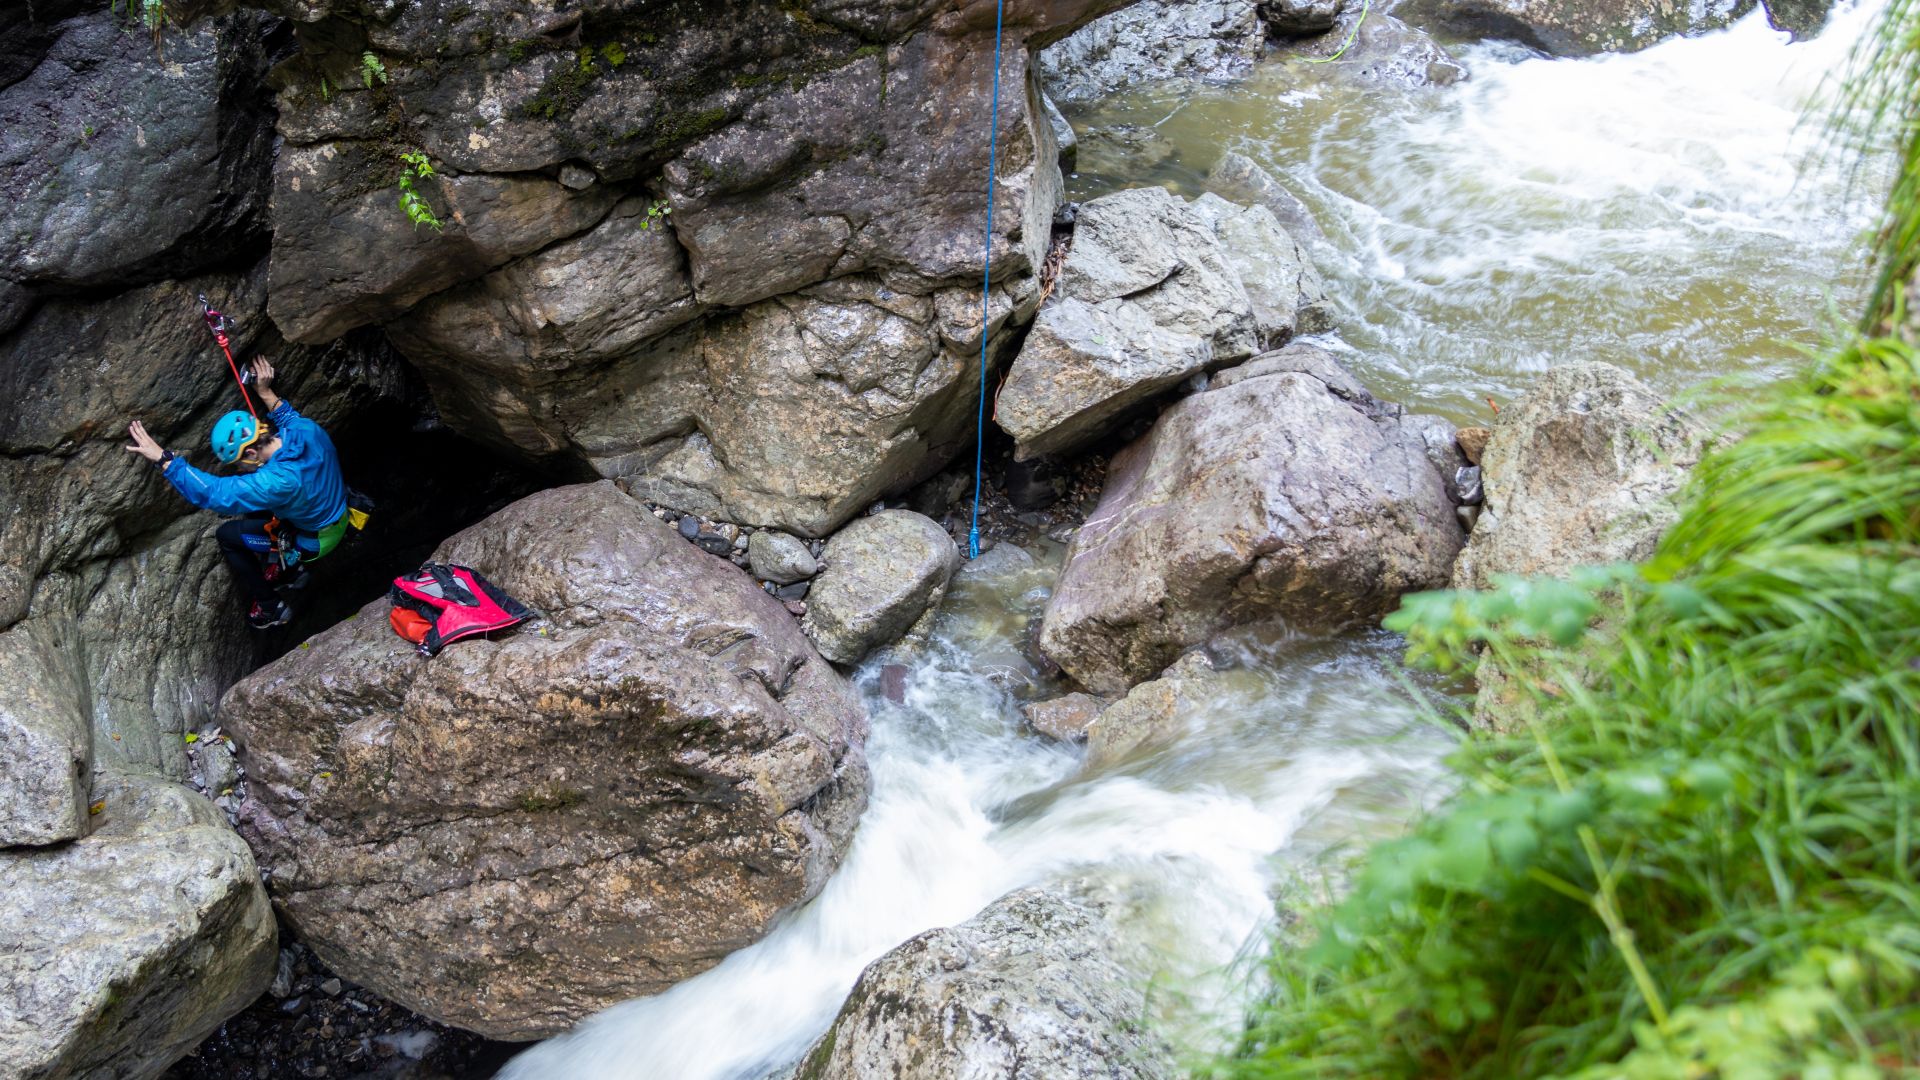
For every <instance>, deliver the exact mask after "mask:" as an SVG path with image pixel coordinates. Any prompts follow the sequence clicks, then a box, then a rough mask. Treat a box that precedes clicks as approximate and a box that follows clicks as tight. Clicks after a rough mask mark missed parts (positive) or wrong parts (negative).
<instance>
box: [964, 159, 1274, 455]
mask: <svg viewBox="0 0 1920 1080" xmlns="http://www.w3.org/2000/svg"><path fill="white" fill-rule="evenodd" d="M1282 235H1284V234H1282ZM1288 247H1289V249H1291V247H1292V245H1291V241H1289V242H1288ZM1260 337H1261V325H1260V322H1259V320H1257V319H1256V317H1255V315H1254V309H1253V301H1252V300H1251V299H1250V298H1249V297H1248V295H1247V290H1246V288H1245V286H1243V285H1242V284H1241V282H1240V279H1239V275H1238V274H1237V273H1236V272H1235V271H1234V268H1233V265H1232V264H1231V263H1230V262H1229V261H1228V256H1227V253H1226V251H1225V249H1224V248H1223V247H1222V245H1221V243H1220V240H1219V237H1218V236H1217V235H1216V234H1215V232H1214V229H1213V226H1212V225H1211V223H1210V222H1209V221H1208V220H1207V219H1206V218H1204V217H1202V216H1201V215H1200V214H1199V213H1196V212H1195V211H1194V209H1193V208H1192V207H1191V206H1189V205H1188V204H1187V203H1186V201H1185V200H1183V199H1180V198H1178V197H1177V196H1175V195H1173V194H1171V193H1169V192H1168V191H1167V190H1166V189H1164V188H1157V187H1149V188H1135V189H1132V190H1129V191H1121V192H1116V193H1114V194H1112V195H1107V196H1104V197H1102V198H1099V199H1095V200H1093V201H1091V202H1089V203H1087V204H1086V205H1084V206H1082V207H1081V208H1080V212H1079V215H1078V217H1077V219H1076V223H1075V226H1074V235H1073V248H1072V250H1071V251H1070V252H1069V253H1068V255H1067V260H1066V264H1065V265H1064V266H1063V267H1062V269H1061V271H1060V279H1059V283H1058V285H1057V287H1056V288H1055V290H1054V298H1053V299H1052V300H1051V301H1049V303H1048V304H1046V305H1045V306H1043V307H1042V308H1041V309H1040V314H1039V315H1038V316H1037V317H1036V318H1035V319H1034V324H1033V329H1032V331H1031V333H1029V335H1028V337H1027V341H1026V344H1025V345H1024V346H1023V347H1022V349H1021V351H1020V355H1019V356H1018V357H1016V358H1015V359H1014V362H1013V366H1012V368H1011V369H1010V370H1009V371H1008V374H1007V379H1006V382H1005V383H1004V384H1003V385H1002V387H1001V389H1000V394H999V398H998V399H997V401H996V403H995V411H994V419H995V420H996V422H998V423H999V425H1000V426H1001V427H1002V428H1003V429H1005V430H1006V431H1007V432H1008V433H1009V434H1011V435H1013V437H1014V438H1015V439H1016V440H1017V447H1016V456H1018V457H1019V458H1020V459H1022V460H1025V459H1027V458H1032V457H1036V456H1038V455H1041V454H1052V453H1060V452H1063V451H1067V450H1071V449H1073V448H1075V447H1077V446H1080V445H1083V444H1084V443H1086V442H1087V441H1088V440H1090V439H1092V438H1094V437H1095V436H1097V435H1099V434H1101V433H1102V432H1103V431H1104V430H1105V429H1106V428H1107V426H1108V425H1109V424H1110V422H1111V421H1112V420H1114V419H1115V418H1116V417H1118V416H1120V415H1122V414H1124V413H1125V412H1126V411H1127V410H1128V409H1130V408H1132V407H1133V406H1135V405H1137V404H1139V403H1141V402H1143V401H1146V400H1148V399H1149V398H1151V397H1153V396H1155V395H1156V394H1158V393H1160V392H1161V391H1163V390H1166V389H1168V388H1169V387H1172V386H1173V385H1175V384H1176V383H1178V382H1180V381H1181V380H1183V379H1185V378H1187V377H1188V376H1191V375H1194V374H1196V373H1198V372H1201V371H1205V370H1206V369H1208V368H1210V367H1218V366H1221V365H1224V364H1228V363H1231V362H1233V361H1234V360H1237V359H1240V358H1243V357H1246V356H1250V355H1252V354H1253V352H1254V351H1255V350H1256V349H1257V348H1258V347H1259V342H1260Z"/></svg>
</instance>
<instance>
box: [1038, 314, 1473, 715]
mask: <svg viewBox="0 0 1920 1080" xmlns="http://www.w3.org/2000/svg"><path fill="white" fill-rule="evenodd" d="M1407 420H1408V418H1407V417H1405V416H1404V415H1403V414H1402V413H1401V411H1400V410H1399V409H1397V408H1395V407H1393V406H1390V405H1388V404H1386V403H1384V402H1381V401H1379V400H1377V399H1375V398H1374V397H1373V396H1372V395H1370V394H1368V393H1367V392H1366V391H1365V390H1364V389H1362V388H1360V386H1359V385H1358V383H1357V382H1355V381H1354V379H1353V377H1352V376H1351V375H1350V374H1348V373H1347V372H1346V370H1345V369H1344V368H1342V367H1340V365H1339V364H1338V362H1336V361H1335V360H1334V358H1333V357H1332V355H1331V354H1329V353H1327V352H1326V351H1325V350H1324V349H1320V348H1318V347H1316V346H1313V345H1311V344H1308V343H1305V342H1296V343H1294V344H1292V345H1289V346H1288V347H1287V348H1285V349H1282V350H1281V351H1279V352H1277V353H1270V354H1267V355H1265V356H1262V357H1258V358H1256V359H1254V360H1253V361H1251V362H1249V363H1247V364H1244V365H1242V366H1241V367H1239V368H1233V369H1229V370H1228V371H1225V372H1222V373H1221V374H1220V375H1219V376H1218V377H1216V378H1215V380H1214V385H1213V386H1212V387H1210V388H1209V389H1208V390H1206V391H1205V392H1203V393H1199V394H1194V395H1192V396H1190V397H1187V398H1185V399H1183V400H1181V401H1180V402H1178V403H1176V404H1175V405H1174V406H1173V407H1171V408H1170V409H1168V410H1167V411H1166V412H1165V413H1163V414H1162V415H1161V416H1160V419H1159V420H1158V421H1157V422H1156V423H1155V424H1154V426H1153V429H1152V430H1151V431H1150V432H1148V433H1147V435H1145V436H1144V437H1142V438H1141V439H1140V440H1139V441H1137V442H1135V443H1133V444H1132V445H1130V446H1128V447H1127V448H1126V449H1124V450H1122V451H1121V452H1120V453H1119V454H1116V455H1115V456H1114V458H1113V461H1112V463H1111V464H1110V465H1109V467H1108V471H1107V483H1106V488H1105V490H1104V491H1102V492H1101V495H1100V502H1099V505H1098V506H1096V507H1095V509H1094V511H1093V513H1092V515H1091V516H1090V517H1089V519H1088V520H1087V523H1086V524H1085V525H1083V526H1081V528H1080V531H1079V532H1078V533H1077V534H1076V535H1075V536H1074V540H1073V544H1072V546H1071V547H1070V548H1069V549H1068V552H1067V562H1066V566H1065V568H1064V569H1063V570H1062V571H1061V575H1060V580H1059V584H1058V585H1057V586H1056V588H1055V590H1054V595H1053V599H1052V601H1051V602H1050V603H1049V605H1048V607H1047V613H1046V618H1045V621H1044V623H1043V625H1042V628H1041V634H1040V647H1041V649H1042V650H1043V651H1044V652H1045V653H1046V654H1047V655H1048V656H1050V657H1052V658H1053V660H1054V661H1055V662H1057V663H1058V664H1059V665H1060V666H1061V667H1062V668H1063V669H1065V670H1066V671H1067V672H1068V673H1069V674H1071V675H1072V676H1074V677H1075V678H1076V679H1078V680H1079V681H1080V682H1081V683H1082V684H1083V685H1084V686H1086V687H1087V688H1088V689H1090V690H1094V691H1096V692H1103V693H1111V692H1117V691H1121V690H1125V689H1126V688H1127V687H1129V686H1131V685H1132V684H1134V683H1136V682H1139V681H1140V680H1142V679H1145V678H1148V677H1150V676H1152V675H1153V674H1155V673H1156V672H1159V671H1160V670H1161V669H1163V668H1165V667H1166V666H1167V665H1168V664H1169V663H1171V662H1172V661H1173V660H1174V658H1175V657H1177V656H1179V655H1180V653H1182V652H1183V651H1185V650H1186V649H1188V648H1189V647H1191V646H1193V645H1197V644H1199V643H1201V642H1204V641H1206V640H1207V639H1209V638H1210V637H1212V636H1213V635H1215V634H1217V633H1219V632H1221V631H1223V630H1226V629H1228V628H1230V627H1233V626H1238V625H1243V624H1250V623H1255V622H1262V621H1268V620H1276V619H1277V620H1283V621H1285V622H1288V623H1291V624H1293V625H1296V626H1299V627H1302V628H1334V627H1339V626H1343V625H1348V624H1351V623H1355V622H1362V621H1367V620H1372V619H1375V618H1378V617H1379V616H1381V615H1384V614H1385V613H1386V612H1388V611H1391V610H1392V609H1393V606H1394V605H1395V603H1396V602H1397V601H1398V598H1399V597H1400V595H1401V594H1403V593H1406V592H1413V591H1418V590H1421V589H1431V588H1435V587H1438V586H1441V585H1444V584H1445V583H1446V580H1447V573H1448V570H1449V568H1450V567H1451V566H1452V563H1453V558H1454V556H1455V554H1457V553H1458V552H1459V550H1460V546H1461V543H1462V541H1463V540H1464V536H1463V534H1462V532H1461V528H1460V525H1459V523H1458V521H1457V520H1456V519H1455V515H1454V506H1453V503H1452V501H1451V500H1450V499H1449V498H1448V497H1447V491H1446V484H1445V481H1444V479H1443V478H1442V477H1441V475H1440V473H1439V472H1438V470H1436V469H1435V468H1434V466H1433V464H1432V462H1431V461H1430V460H1429V458H1428V455H1427V448H1426V444H1425V439H1424V438H1423V437H1422V433H1421V430H1420V427H1421V425H1419V424H1417V423H1416V424H1409V423H1407Z"/></svg>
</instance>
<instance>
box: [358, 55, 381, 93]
mask: <svg viewBox="0 0 1920 1080" xmlns="http://www.w3.org/2000/svg"><path fill="white" fill-rule="evenodd" d="M360 81H361V82H363V83H365V84H366V86H367V89H369V90H371V89H373V87H374V84H375V83H379V84H380V85H381V86H385V85H386V84H387V65H385V64H383V63H381V62H380V58H379V57H377V56H375V55H373V53H371V52H363V53H361V54H360Z"/></svg>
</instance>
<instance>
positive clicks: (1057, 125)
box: [1039, 90, 1080, 173]
mask: <svg viewBox="0 0 1920 1080" xmlns="http://www.w3.org/2000/svg"><path fill="white" fill-rule="evenodd" d="M1039 98H1040V105H1041V108H1042V109H1044V110H1045V112H1046V116H1047V126H1048V127H1050V128H1052V129H1053V144H1054V146H1055V147H1057V148H1058V153H1057V160H1058V161H1059V162H1060V171H1061V172H1063V173H1071V172H1073V171H1074V169H1075V168H1076V167H1078V165H1079V163H1080V136H1079V135H1077V134H1075V133H1074V130H1073V125H1072V124H1070V123H1068V122H1067V118H1066V115H1065V114H1064V113H1062V112H1061V111H1060V106H1059V105H1056V104H1055V103H1054V100H1053V98H1051V97H1049V96H1048V95H1047V93H1046V91H1045V90H1042V91H1041V92H1040V94H1039Z"/></svg>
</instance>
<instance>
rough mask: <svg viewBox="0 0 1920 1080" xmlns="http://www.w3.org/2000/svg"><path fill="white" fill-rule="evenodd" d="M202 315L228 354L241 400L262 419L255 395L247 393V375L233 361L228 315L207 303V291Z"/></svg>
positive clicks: (248, 410) (215, 340)
mask: <svg viewBox="0 0 1920 1080" xmlns="http://www.w3.org/2000/svg"><path fill="white" fill-rule="evenodd" d="M200 317H201V318H203V319H205V320H206V321H207V330H208V331H209V332H211V333H212V334H213V341H214V344H216V345H218V346H220V351H221V352H222V353H224V354H226V357H227V370H228V371H231V372H233V384H234V385H235V386H238V387H239V388H240V400H241V401H243V402H246V405H247V412H248V413H249V414H251V415H252V416H253V418H254V419H255V420H258V419H260V410H258V409H256V408H254V407H253V397H252V396H251V395H250V394H248V393H247V380H246V377H245V376H243V375H241V374H240V365H238V364H236V363H234V362H233V350H232V349H231V348H229V347H228V339H227V317H226V316H225V315H222V314H220V313H219V312H217V311H215V310H213V306H212V305H210V304H208V303H207V294H206V293H201V294H200Z"/></svg>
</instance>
